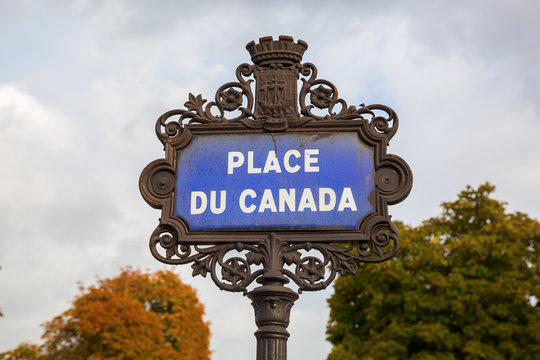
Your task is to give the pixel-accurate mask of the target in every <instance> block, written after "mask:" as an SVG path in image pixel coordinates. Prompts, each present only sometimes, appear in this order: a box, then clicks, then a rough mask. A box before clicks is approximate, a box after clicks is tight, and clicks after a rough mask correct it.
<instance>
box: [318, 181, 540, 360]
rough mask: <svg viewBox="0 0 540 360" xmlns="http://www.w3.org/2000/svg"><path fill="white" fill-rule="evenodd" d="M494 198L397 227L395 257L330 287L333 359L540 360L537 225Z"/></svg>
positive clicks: (485, 190) (471, 197) (470, 198)
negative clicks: (399, 245)
mask: <svg viewBox="0 0 540 360" xmlns="http://www.w3.org/2000/svg"><path fill="white" fill-rule="evenodd" d="M493 191H494V187H493V186H491V185H490V184H487V183H486V184H484V185H481V186H480V187H479V188H478V189H473V188H471V187H467V189H466V190H465V191H462V192H461V193H460V194H459V196H458V199H457V200H456V201H453V202H447V203H444V204H443V205H442V207H443V213H442V215H440V216H439V217H436V218H432V219H429V220H427V221H425V222H424V223H422V224H421V225H420V226H418V227H416V228H415V227H408V226H403V225H400V232H401V235H402V248H401V250H400V251H399V253H398V254H397V256H396V257H395V258H393V259H392V260H390V261H388V262H385V263H381V264H377V265H374V264H365V265H362V266H360V268H359V269H358V271H357V274H356V275H355V276H345V277H341V278H340V279H338V280H337V281H336V283H335V294H334V295H333V296H332V297H331V298H330V299H329V300H328V302H329V305H330V309H331V310H330V321H329V324H328V329H327V334H328V339H329V340H330V341H331V343H332V344H333V345H334V346H333V349H332V352H331V354H330V355H329V356H328V359H329V360H359V359H415V360H416V359H424V360H428V359H442V360H444V359H448V360H450V359H456V360H457V359H490V360H491V359H493V360H497V359H531V360H533V359H539V358H540V305H539V304H538V299H539V298H540V256H539V252H540V223H539V222H538V221H536V220H533V219H531V218H529V217H528V216H527V215H525V214H523V213H519V212H518V213H512V214H509V213H507V212H506V211H505V204H504V203H501V202H499V201H497V200H494V199H492V198H490V196H489V195H490V194H491V193H492V192H493Z"/></svg>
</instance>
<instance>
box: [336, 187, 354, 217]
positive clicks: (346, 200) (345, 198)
mask: <svg viewBox="0 0 540 360" xmlns="http://www.w3.org/2000/svg"><path fill="white" fill-rule="evenodd" d="M345 208H349V209H351V211H356V203H355V202H354V197H353V194H352V191H351V188H350V187H346V188H344V189H343V194H341V199H340V200H339V205H338V210H337V211H343V210H345Z"/></svg>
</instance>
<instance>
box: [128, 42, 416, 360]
mask: <svg viewBox="0 0 540 360" xmlns="http://www.w3.org/2000/svg"><path fill="white" fill-rule="evenodd" d="M246 48H247V49H248V51H249V53H250V55H251V59H252V61H253V64H241V65H240V66H238V68H237V70H236V78H237V81H234V82H229V83H227V84H224V85H223V86H221V87H220V88H219V89H218V90H217V92H216V95H215V97H214V100H213V101H210V102H208V101H207V100H205V99H203V97H202V96H201V95H197V96H195V95H192V94H190V95H189V99H188V101H187V102H186V103H185V104H184V106H185V108H183V109H175V110H171V111H168V112H166V113H165V114H163V115H162V116H160V117H159V119H158V120H157V123H156V134H157V136H158V139H159V140H160V141H161V142H162V144H163V145H164V149H165V157H164V158H163V159H158V160H155V161H154V162H152V163H150V164H149V165H148V166H147V167H146V168H145V169H144V170H143V172H142V174H141V177H140V182H139V185H140V190H141V193H142V195H143V197H144V199H145V200H146V201H147V202H148V203H149V204H150V205H151V206H152V207H154V208H158V209H161V210H162V211H161V219H160V222H159V224H158V226H157V228H156V230H155V231H154V232H153V234H152V236H151V238H150V250H151V252H152V254H153V255H154V257H156V259H158V260H159V261H161V262H164V263H166V264H178V265H179V264H191V267H192V268H193V276H196V275H202V276H207V275H208V274H210V276H211V278H212V280H213V281H214V282H215V283H216V285H217V286H218V287H219V288H220V289H222V290H227V291H240V292H243V293H244V294H248V296H249V297H250V299H252V301H253V305H254V308H255V313H256V322H257V324H258V326H259V330H258V331H257V333H256V336H257V339H258V355H257V359H268V360H270V359H272V360H277V359H279V360H284V359H286V339H287V337H288V333H287V331H286V327H287V325H288V321H289V320H288V318H289V316H288V314H289V311H290V308H291V307H292V304H293V303H294V300H296V295H295V294H294V293H293V292H292V291H291V290H290V289H287V288H285V287H284V284H286V283H288V282H289V281H290V280H292V281H293V282H294V283H295V284H296V285H297V286H298V288H299V292H302V291H316V290H320V289H324V288H326V287H327V286H328V285H329V284H330V283H331V282H332V281H333V280H334V278H335V277H336V275H337V274H338V273H340V274H347V273H354V271H355V269H356V268H357V266H358V263H359V262H382V261H385V260H388V259H390V258H391V257H392V256H393V255H394V254H395V253H396V252H397V250H398V248H399V243H400V237H399V233H398V231H397V229H396V227H395V226H394V225H393V224H392V222H391V220H390V216H389V214H388V205H391V204H396V203H398V202H400V201H402V200H403V199H405V197H406V196H407V195H408V194H409V192H410V190H411V187H412V173H411V170H410V168H409V166H408V165H407V164H406V163H405V161H403V160H402V159H401V158H399V157H398V156H395V155H391V154H387V146H388V143H389V141H390V139H391V138H392V137H393V136H394V134H395V133H396V131H397V128H398V117H397V115H396V113H395V112H394V111H393V110H392V109H391V108H389V107H387V106H384V105H367V106H366V105H364V104H361V105H360V106H358V107H356V106H349V105H348V104H347V103H346V102H345V100H343V99H340V98H338V91H337V89H336V87H335V86H334V85H333V84H332V83H331V82H329V81H327V80H323V79H318V78H317V69H316V67H315V66H314V65H313V64H311V63H301V60H302V56H303V54H304V51H305V50H306V49H307V44H306V43H305V42H303V41H301V40H299V41H298V42H294V41H293V39H292V38H291V37H288V36H280V38H279V39H278V40H274V39H272V38H271V37H265V38H261V39H260V42H259V43H255V42H250V43H249V44H248V45H247V46H246ZM298 80H301V88H300V91H299V92H298V89H297V84H298ZM253 82H255V84H253ZM332 134H355V136H357V137H358V141H359V143H360V144H361V146H362V147H364V148H365V149H367V150H366V151H367V153H369V154H372V157H373V160H372V162H370V165H369V166H370V167H369V169H368V170H365V171H368V173H369V174H367V175H369V176H365V177H366V179H367V178H369V177H371V182H369V181H367V180H366V179H358V181H359V182H360V181H364V182H365V184H366V185H365V187H364V188H363V189H364V190H365V191H367V192H368V193H369V195H365V198H362V199H363V200H362V201H363V204H364V205H365V206H364V207H362V209H363V210H362V211H363V212H360V211H359V210H358V214H357V215H358V216H359V217H358V219H357V220H354V222H353V225H351V223H350V222H347V223H346V224H345V225H343V224H342V223H341V222H340V221H341V220H332V221H333V222H328V223H326V222H324V221H321V220H316V219H315V220H313V224H312V223H311V222H310V221H311V220H309V219H308V220H305V221H304V220H302V221H304V222H301V221H300V222H299V223H298V224H300V225H298V226H296V225H294V224H296V223H294V224H292V223H291V224H283V223H282V222H283V220H282V219H281V218H279V220H275V221H273V220H272V221H270V220H268V221H266V220H265V219H262V218H260V217H259V218H256V217H253V219H258V220H257V221H254V223H253V224H250V223H249V221H247V223H246V222H242V221H239V222H238V221H237V220H238V218H239V217H241V216H243V215H242V213H238V214H240V215H235V216H236V217H235V218H233V216H232V215H231V218H232V220H231V221H233V222H232V225H220V224H219V223H216V221H218V220H216V219H218V218H217V217H215V218H214V220H212V221H214V225H208V224H207V223H205V221H204V216H205V214H203V212H204V210H201V209H202V205H201V204H202V203H200V202H199V203H198V202H197V201H201V202H202V201H203V200H202V199H203V197H210V196H213V198H212V199H210V200H208V199H207V200H204V201H213V202H214V203H213V206H214V210H212V211H213V213H214V214H216V213H219V211H224V209H218V208H217V200H216V196H217V194H218V193H217V192H216V193H214V194H212V195H210V194H209V190H207V191H206V193H205V194H203V193H204V191H202V190H201V191H200V192H198V193H197V194H199V195H200V199H198V198H196V197H193V192H192V198H191V199H192V203H191V205H189V204H185V206H184V205H182V204H183V203H182V202H186V201H189V200H188V199H189V196H188V195H185V194H184V195H183V194H182V192H181V190H182V189H178V187H181V186H184V183H185V182H186V181H191V183H197V178H196V177H195V178H192V177H189V176H185V175H186V174H184V173H182V175H179V174H178V171H179V169H180V170H181V171H182V172H185V171H189V169H192V170H194V171H195V168H190V166H191V165H190V164H193V163H196V162H197V156H196V153H197V152H200V151H204V148H200V149H199V148H197V145H196V143H197V142H198V141H199V140H200V139H206V140H215V145H214V146H215V147H216V149H223V152H224V153H225V154H226V153H227V151H229V152H230V151H231V149H230V148H225V147H226V146H225V144H226V142H225V141H223V139H225V138H226V137H227V136H231V137H238V136H248V137H250V138H251V139H266V140H264V141H266V142H267V143H268V144H269V145H268V146H267V148H264V147H263V149H264V151H267V152H268V157H269V158H270V155H271V153H272V151H274V154H273V155H277V154H278V152H279V151H280V149H278V148H277V145H278V144H279V143H280V141H284V140H283V139H285V138H286V137H287V136H289V135H290V136H297V137H302V136H303V137H306V136H307V137H309V136H311V137H313V138H315V137H317V136H319V135H320V137H328V136H332ZM270 140H272V141H273V144H272V143H271V142H270ZM264 141H263V142H264ZM212 142H213V141H207V143H212ZM312 142H313V141H312ZM190 146H191V148H190ZM272 146H275V148H274V150H272ZM290 146H292V145H290ZM229 147H230V146H229ZM186 149H187V150H186ZM189 149H193V150H192V151H191V150H189ZM195 150H196V151H195ZM233 150H234V149H233ZM297 150H298V149H297ZM184 151H186V153H183V152H184ZM189 151H191V153H192V154H191V155H190V156H191V157H189V156H188V152H189ZM336 151H337V150H336ZM215 153H216V155H212V157H216V158H217V157H219V156H220V155H219V151H217V152H215ZM238 153H240V151H237V152H235V154H236V155H235V156H238V158H233V161H236V163H235V165H234V164H233V166H232V167H234V166H236V165H238V164H240V162H241V161H240V160H239V157H240V155H238ZM183 154H184V155H183ZM242 154H244V153H242ZM241 156H244V155H241ZM246 156H248V155H246ZM212 157H210V158H207V159H205V160H204V162H207V163H209V162H211V161H212ZM188 158H189V159H191V160H189V161H187V160H185V159H188ZM230 159H231V158H229V161H230ZM216 161H217V160H216ZM267 161H270V160H267ZM276 161H277V160H276ZM337 161H338V160H332V162H337ZM272 164H273V163H272ZM322 164H323V160H322V156H321V167H322V166H323V165H322ZM288 165H289V166H290V164H288ZM193 166H195V165H193ZM208 166H209V167H211V165H210V164H209V165H208ZM238 166H240V165H238ZM252 166H253V167H254V166H255V165H252ZM275 166H277V165H275V164H274V167H273V170H274V171H275V169H276V167H275ZM341 166H342V167H341V168H342V169H343V173H345V172H346V170H347V167H348V166H349V165H348V164H347V163H345V162H344V163H343V164H341ZM269 168H270V167H269ZM196 169H199V170H201V171H202V170H204V164H203V165H201V164H197V165H196ZM332 169H333V170H332V172H335V174H333V175H335V176H336V177H339V173H340V166H337V165H336V164H333V167H332ZM199 170H197V171H199ZM229 171H230V173H232V170H231V165H229ZM275 172H276V173H277V171H275ZM205 176H209V175H208V173H206V175H205ZM272 176H274V177H272V178H271V180H268V181H269V182H275V181H281V180H280V179H281V177H280V176H281V174H273V175H272ZM327 177H328V176H327ZM304 178H306V177H304ZM217 179H219V178H217ZM221 179H225V178H221ZM240 180H241V179H240ZM240 180H239V181H240ZM205 181H206V180H205ZM255 181H256V180H255ZM302 181H304V180H302ZM216 182H218V183H219V182H225V180H217V181H216ZM290 183H294V179H293V180H290V181H289V182H288V183H287V184H288V185H287V186H288V187H292V186H293V185H290ZM313 184H315V185H313ZM313 184H312V185H310V186H312V187H316V186H318V185H316V184H318V183H313ZM186 186H187V185H186ZM299 186H300V185H299ZM321 186H322V185H321ZM300 187H301V186H300ZM258 191H259V190H258ZM260 191H262V190H260ZM359 191H360V190H359ZM360 192H361V191H360ZM250 194H251V195H250V196H252V198H254V196H255V195H253V194H255V190H253V192H250ZM321 194H322V193H321ZM320 196H323V195H320ZM355 196H356V195H355ZM252 198H250V199H252ZM221 199H222V200H223V199H225V197H223V198H221ZM244 201H245V198H244ZM319 201H323V200H321V199H319ZM246 204H247V203H244V206H247V205H246ZM183 206H184V208H183ZM189 206H191V208H189ZM205 206H206V205H205ZM221 206H223V204H222V205H221ZM268 207H269V208H270V209H271V208H272V206H271V205H268ZM358 208H360V206H359V207H358ZM190 209H191V210H190ZM194 209H195V210H194ZM259 210H260V209H259ZM263 210H265V209H263ZM289 210H290V211H292V212H291V214H290V215H291V216H295V215H297V214H298V212H294V211H295V210H298V209H292V210H291V209H289ZM317 210H320V209H315V208H311V209H310V211H312V212H313V214H315V211H317ZM347 210H351V209H347ZM352 210H354V209H352ZM190 211H191V213H194V214H196V215H198V216H203V217H199V218H197V217H192V216H191V213H189V212H190ZM231 211H232V210H231ZM279 211H280V210H276V211H275V212H279ZM263 212H264V211H263ZM268 214H269V216H270V215H272V214H270V211H269V212H268ZM277 215H279V214H276V215H275V216H277ZM303 215H305V214H303ZM206 216H208V218H209V222H210V217H211V216H212V214H211V213H210V212H208V214H207V215H206ZM246 216H247V215H246ZM272 216H274V215H272ZM194 219H196V220H194ZM190 221H191V222H193V225H190ZM234 221H237V222H234ZM291 222H292V220H291ZM238 224H240V225H238ZM276 224H277V225H276ZM321 224H322V225H321ZM354 224H356V225H354ZM254 281H257V282H258V283H260V284H261V285H262V286H260V287H258V288H256V289H255V290H253V291H251V292H250V293H248V290H247V287H248V286H249V285H251V284H252V283H253V282H254ZM272 294H273V295H272Z"/></svg>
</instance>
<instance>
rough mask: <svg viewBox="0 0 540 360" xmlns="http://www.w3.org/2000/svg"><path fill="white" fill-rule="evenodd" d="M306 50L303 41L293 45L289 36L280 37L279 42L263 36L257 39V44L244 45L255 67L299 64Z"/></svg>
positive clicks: (306, 46)
mask: <svg viewBox="0 0 540 360" xmlns="http://www.w3.org/2000/svg"><path fill="white" fill-rule="evenodd" d="M307 48H308V44H307V43H306V42H305V41H303V40H298V42H297V43H295V42H294V40H293V38H292V37H291V36H286V35H280V37H279V40H274V39H273V38H272V37H271V36H265V37H262V38H259V44H256V43H255V41H251V42H250V43H248V44H247V45H246V49H247V50H248V51H249V54H250V55H251V61H253V63H254V64H255V65H266V64H269V63H289V64H295V63H300V61H302V56H303V55H304V52H305V51H306V49H307Z"/></svg>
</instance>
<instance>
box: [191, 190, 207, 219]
mask: <svg viewBox="0 0 540 360" xmlns="http://www.w3.org/2000/svg"><path fill="white" fill-rule="evenodd" d="M197 199H201V205H200V206H199V207H197ZM207 204H208V200H207V198H206V194H205V193H204V192H202V191H192V192H191V215H198V214H202V213H203V212H204V211H205V210H206V205H207Z"/></svg>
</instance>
